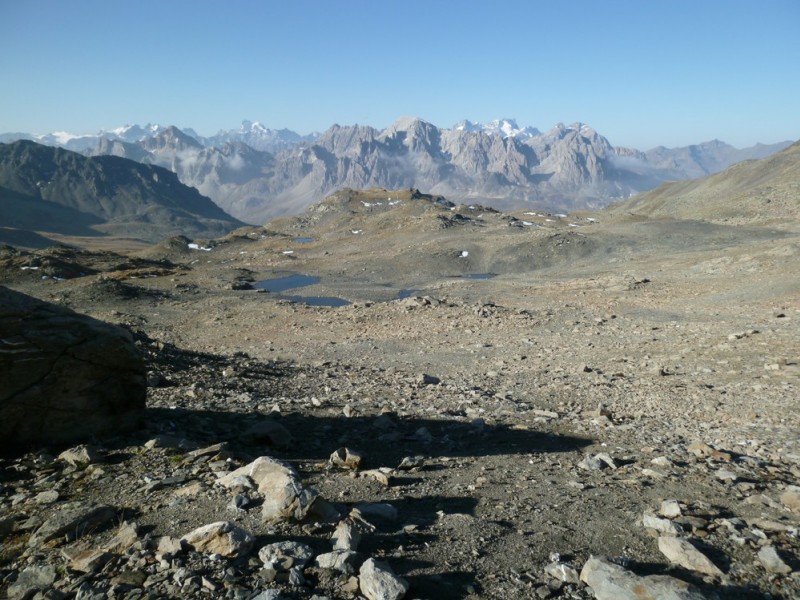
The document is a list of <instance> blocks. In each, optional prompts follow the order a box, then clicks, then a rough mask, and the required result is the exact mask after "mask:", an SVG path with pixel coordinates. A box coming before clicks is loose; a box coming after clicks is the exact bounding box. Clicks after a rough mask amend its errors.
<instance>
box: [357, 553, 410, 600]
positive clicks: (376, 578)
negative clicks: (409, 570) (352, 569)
mask: <svg viewBox="0 0 800 600" xmlns="http://www.w3.org/2000/svg"><path fill="white" fill-rule="evenodd" d="M358 585H359V588H360V589H361V593H362V594H364V596H366V598H367V600H400V598H402V597H403V596H405V595H406V592H407V591H408V587H409V586H408V582H407V581H406V580H405V579H403V578H402V577H398V576H397V575H395V573H394V571H393V570H392V568H391V567H390V566H389V565H388V564H387V563H385V562H380V561H377V560H375V559H374V558H368V559H367V560H366V561H364V564H363V565H361V569H360V570H359V571H358Z"/></svg>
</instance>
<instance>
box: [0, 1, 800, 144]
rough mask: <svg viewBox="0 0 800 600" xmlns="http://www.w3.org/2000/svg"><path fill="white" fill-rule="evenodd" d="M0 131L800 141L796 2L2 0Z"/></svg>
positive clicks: (799, 49) (799, 31)
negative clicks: (576, 126) (473, 132)
mask: <svg viewBox="0 0 800 600" xmlns="http://www.w3.org/2000/svg"><path fill="white" fill-rule="evenodd" d="M0 56H2V58H1V59H0V82H2V93H0V132H9V131H25V132H34V133H44V132H48V131H56V130H66V131H70V132H74V133H90V132H95V131H98V130H99V129H102V128H106V129H110V128H113V127H117V126H120V125H123V124H132V123H139V124H144V123H147V122H153V123H160V124H163V125H167V124H174V125H177V126H179V127H193V128H195V129H196V130H197V131H198V132H199V133H200V134H202V135H211V134H214V133H216V132H217V131H218V130H220V129H232V128H235V127H237V126H238V125H239V123H240V122H241V121H242V120H243V119H250V120H257V121H260V122H262V123H264V124H265V125H266V126H268V127H272V128H282V127H287V128H289V129H293V130H295V131H297V132H299V133H308V132H311V131H322V130H324V129H327V128H328V127H329V126H330V125H332V124H334V123H339V124H341V125H350V124H355V123H359V124H365V125H372V126H375V127H378V128H384V127H386V126H388V125H389V124H391V123H392V122H393V121H394V120H396V119H397V118H399V117H401V116H405V115H412V116H418V117H421V118H423V119H425V120H427V121H430V122H431V123H434V124H435V125H438V126H440V127H450V126H452V125H453V124H454V123H456V122H457V121H459V120H461V119H470V120H472V121H479V122H485V121H489V120H492V119H495V118H499V117H513V118H516V119H517V122H518V123H519V125H521V126H524V125H532V126H534V127H538V128H539V129H542V130H546V129H548V128H550V127H552V126H553V125H555V124H556V123H558V122H565V123H572V122H574V121H582V122H585V123H588V124H589V125H591V126H592V127H594V128H595V129H596V130H597V131H599V132H600V133H601V134H603V135H605V136H606V137H607V138H608V139H609V141H610V142H611V143H612V144H614V145H619V146H632V147H636V148H639V149H648V148H651V147H653V146H656V145H661V144H663V145H666V146H670V147H672V146H683V145H688V144H691V143H698V142H702V141H707V140H710V139H714V138H718V139H722V140H724V141H726V142H728V143H731V144H733V145H735V146H738V147H743V146H748V145H751V144H754V143H756V142H763V143H772V142H777V141H781V140H786V139H798V138H800V1H798V0H753V1H749V0H748V1H743V0H693V1H684V0H652V1H650V0H636V1H633V0H585V1H579V0H560V1H558V2H553V1H547V2H545V1H538V0H527V1H504V0H494V1H492V2H477V1H476V2H466V1H461V2H456V1H445V0H427V1H422V2H420V1H416V0H402V1H398V0H366V1H364V0H338V1H333V0H327V1H317V0H307V1H301V0H296V1H291V2H289V1H286V0H280V1H271V0H269V1H268V0H260V1H245V0H238V1H237V0H230V1H226V2H222V1H221V0H220V1H216V2H210V1H205V0H192V1H183V0H160V1H152V0H136V1H129V0H98V1H94V0H70V1H65V0H57V1H53V0H0Z"/></svg>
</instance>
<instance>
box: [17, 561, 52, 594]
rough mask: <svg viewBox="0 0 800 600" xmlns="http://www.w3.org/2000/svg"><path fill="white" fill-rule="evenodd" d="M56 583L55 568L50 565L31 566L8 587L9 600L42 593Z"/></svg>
mask: <svg viewBox="0 0 800 600" xmlns="http://www.w3.org/2000/svg"><path fill="white" fill-rule="evenodd" d="M55 581H56V568H55V567H54V566H50V565H31V566H29V567H26V568H25V569H24V570H23V571H22V573H20V574H19V577H17V580H16V581H15V582H14V583H12V584H11V585H10V586H9V587H8V598H9V599H10V600H22V599H23V598H28V597H29V596H32V595H33V594H34V593H36V592H37V591H41V592H44V591H45V590H47V589H48V588H49V587H50V586H52V585H53V583H55Z"/></svg>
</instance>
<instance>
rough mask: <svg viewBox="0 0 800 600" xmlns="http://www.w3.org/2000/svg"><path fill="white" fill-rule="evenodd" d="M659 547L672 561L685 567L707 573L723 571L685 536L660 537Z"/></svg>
mask: <svg viewBox="0 0 800 600" xmlns="http://www.w3.org/2000/svg"><path fill="white" fill-rule="evenodd" d="M658 549H659V551H660V552H661V554H663V555H664V556H666V557H667V558H668V559H669V560H670V562H673V563H675V564H676V565H680V566H681V567H684V568H685V569H689V570H690V571H697V572H698V573H703V574H705V575H714V576H720V575H722V571H720V569H719V567H717V565H715V564H714V563H713V562H711V561H710V560H709V558H708V557H707V556H706V555H705V554H703V553H702V552H700V550H698V549H697V548H695V547H694V546H692V544H690V543H689V542H688V541H687V540H686V539H684V538H678V537H660V538H658Z"/></svg>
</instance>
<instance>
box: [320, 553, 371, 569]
mask: <svg viewBox="0 0 800 600" xmlns="http://www.w3.org/2000/svg"><path fill="white" fill-rule="evenodd" d="M362 559H363V557H362V555H361V554H359V553H358V552H353V551H351V550H334V551H333V552H326V553H325V554H320V555H318V556H317V557H316V558H315V559H314V564H315V565H316V566H318V567H319V568H320V569H331V570H332V571H337V572H339V573H344V574H345V575H352V574H353V573H355V572H356V568H357V567H358V565H359V562H360V561H361V560H362Z"/></svg>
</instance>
